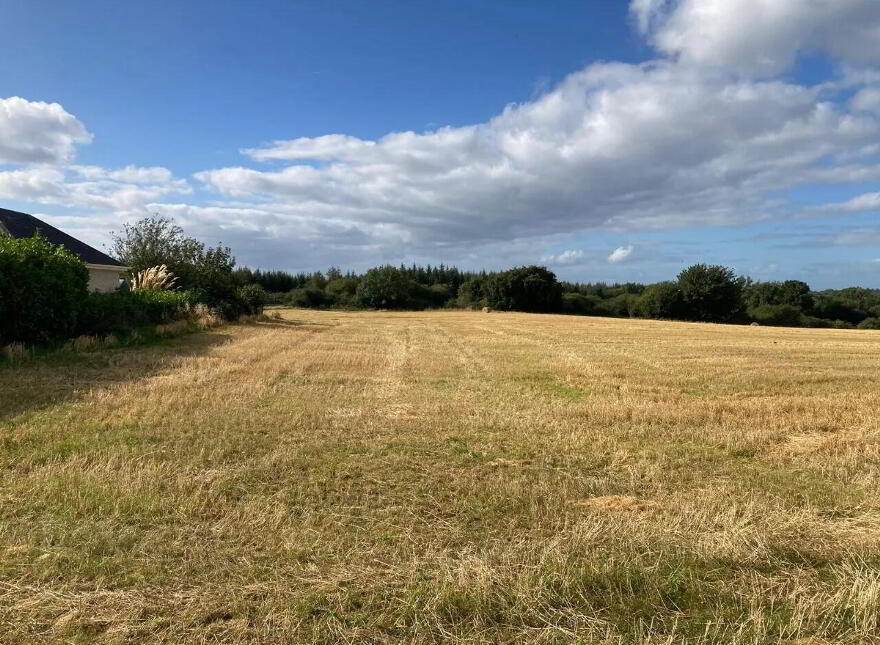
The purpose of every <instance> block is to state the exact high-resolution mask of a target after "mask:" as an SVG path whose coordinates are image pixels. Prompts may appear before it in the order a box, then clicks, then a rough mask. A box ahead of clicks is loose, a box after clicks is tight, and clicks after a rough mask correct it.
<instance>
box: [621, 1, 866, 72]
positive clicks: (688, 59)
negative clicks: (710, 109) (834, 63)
mask: <svg viewBox="0 0 880 645" xmlns="http://www.w3.org/2000/svg"><path fill="white" fill-rule="evenodd" d="M630 11H631V12H632V13H633V14H634V16H635V17H636V21H637V23H638V25H639V27H640V28H641V30H642V32H643V33H645V34H647V35H648V36H649V38H650V40H651V42H652V43H653V44H654V46H655V47H657V48H658V49H659V50H660V51H661V52H663V53H665V54H668V55H670V56H678V57H679V58H680V60H681V61H682V62H683V63H685V64H695V65H701V66H706V65H708V66H714V67H719V68H723V69H725V70H731V69H732V70H735V71H738V72H741V73H747V74H757V75H760V76H772V75H775V74H778V73H780V72H783V71H784V70H786V69H787V68H788V67H790V66H791V65H792V63H793V62H794V61H795V59H796V57H797V55H798V54H799V53H807V52H816V51H826V52H828V53H830V54H831V55H832V56H835V57H837V58H839V59H842V60H846V61H849V62H852V63H857V64H875V63H877V62H880V46H878V42H880V2H876V1H875V0H672V1H667V2H663V1H658V0H634V1H633V2H632V3H631V5H630Z"/></svg>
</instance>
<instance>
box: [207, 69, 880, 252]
mask: <svg viewBox="0 0 880 645" xmlns="http://www.w3.org/2000/svg"><path fill="white" fill-rule="evenodd" d="M877 136H880V121H878V119H877V118H875V117H874V116H872V115H870V114H863V113H858V114H856V113H852V112H849V111H847V110H846V109H845V106H841V105H840V104H838V103H835V102H833V101H830V100H826V99H825V97H824V96H823V94H822V89H820V88H815V87H805V86H800V85H796V84H792V83H785V82H782V81H777V80H767V81H755V80H735V79H730V78H727V77H724V76H723V75H715V74H711V73H707V72H705V71H700V70H694V69H691V68H688V67H682V66H681V65H678V64H676V63H672V62H662V61H661V62H653V63H648V64H643V65H625V64H613V63H611V64H597V65H592V66H590V67H588V68H587V69H585V70H583V71H581V72H577V73H574V74H572V75H570V76H569V77H568V78H567V79H565V81H563V82H562V83H561V84H560V85H559V86H557V87H556V88H554V89H553V90H552V91H550V92H548V93H546V94H545V95H543V96H541V97H539V98H538V99H536V100H534V101H531V102H528V103H523V104H519V105H511V106H509V107H508V108H506V109H505V110H504V111H503V112H502V113H501V114H499V115H498V116H496V117H495V118H493V119H491V120H490V121H488V122H487V123H483V124H477V125H473V126H467V127H459V128H442V129H439V130H437V131H433V132H427V133H421V134H418V133H414V132H400V133H392V134H389V135H387V136H385V137H382V138H380V139H378V140H376V141H368V140H359V139H355V138H353V137H349V136H343V135H332V136H328V137H318V138H315V139H303V138H300V139H295V140H291V141H289V142H283V141H276V142H274V143H273V144H271V145H270V146H269V147H267V148H264V149H252V150H249V151H248V154H249V155H250V156H251V157H252V158H254V159H261V160H270V159H273V160H281V159H286V158H287V159H293V160H297V161H301V162H309V161H322V162H325V163H323V164H314V163H295V164H293V165H289V166H286V167H284V168H281V169H272V170H262V169H257V168H248V167H231V168H219V169H215V170H208V171H204V172H200V173H197V174H196V178H197V179H198V180H199V181H201V182H202V183H203V185H204V186H205V187H206V188H207V189H209V190H211V191H216V192H218V193H220V194H221V195H223V196H224V197H226V198H234V199H237V200H244V201H249V202H250V203H252V204H254V205H261V207H262V205H264V204H268V203H284V204H286V205H287V207H288V210H289V211H292V212H294V213H297V214H300V215H307V214H310V215H312V216H315V217H324V216H328V215H330V214H332V215H333V216H335V217H340V218H343V219H346V220H348V221H351V222H355V223H357V224H358V225H362V226H376V225H382V226H385V227H388V228H390V229H395V230H397V231H399V233H400V235H404V236H406V237H407V238H408V239H409V240H411V241H412V242H414V243H419V242H420V241H421V242H425V243H427V242H429V241H431V242H432V243H437V244H447V245H449V244H463V243H469V244H478V243H484V242H486V241H489V240H499V239H507V240H512V239H518V238H523V237H530V236H531V237H534V236H540V235H553V234H564V233H571V232H573V231H578V230H583V229H587V228H591V227H597V226H607V227H615V228H625V229H633V228H640V229H646V228H668V227H672V226H682V225H712V224H728V223H735V222H742V221H744V220H747V219H749V218H753V217H756V216H759V215H760V214H767V213H768V212H770V211H772V209H773V204H772V203H771V201H770V193H771V192H774V191H779V190H782V189H784V188H788V187H793V186H797V185H800V184H804V183H808V182H816V181H823V180H830V181H847V180H848V178H849V177H852V180H856V179H855V176H856V174H857V173H858V172H862V173H863V175H862V177H861V178H860V179H858V180H860V181H864V180H865V177H864V173H870V172H871V170H870V169H865V168H862V167H861V166H853V167H850V168H848V169H847V168H842V167H841V166H840V165H839V164H838V163H829V161H832V162H833V161H834V159H835V156H836V155H843V154H850V153H852V152H853V151H854V150H856V149H859V148H860V147H863V146H866V145H867V143H866V142H868V141H871V140H872V139H873V140H876V138H877Z"/></svg>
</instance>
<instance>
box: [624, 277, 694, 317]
mask: <svg viewBox="0 0 880 645" xmlns="http://www.w3.org/2000/svg"><path fill="white" fill-rule="evenodd" d="M634 310H635V315H636V316H638V317H639V318H669V319H677V318H684V317H685V311H684V300H683V298H682V295H681V289H679V288H678V285H677V284H675V283H674V282H658V283H657V284H652V285H650V286H649V287H647V288H646V289H645V291H644V292H642V295H641V296H640V297H639V300H638V302H637V303H636V304H635V308H634Z"/></svg>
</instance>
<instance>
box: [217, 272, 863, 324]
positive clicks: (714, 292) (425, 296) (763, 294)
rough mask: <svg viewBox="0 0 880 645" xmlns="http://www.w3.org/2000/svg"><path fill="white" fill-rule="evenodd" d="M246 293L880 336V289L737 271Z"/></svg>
mask: <svg viewBox="0 0 880 645" xmlns="http://www.w3.org/2000/svg"><path fill="white" fill-rule="evenodd" d="M234 276H235V280H236V281H237V282H238V284H240V285H249V284H254V285H259V286H260V287H262V288H263V289H264V290H265V291H266V292H267V294H268V295H267V299H268V301H270V302H273V303H276V304H288V305H291V306H296V307H309V308H326V307H345V308H372V309H429V308H469V309H479V308H483V307H489V308H491V309H496V310H501V311H524V312H536V313H565V314H577V315H587V316H609V317H617V318H629V317H632V318H655V319H666V320H688V321H702V322H719V323H740V324H745V323H751V322H757V323H758V324H761V325H775V326H790V327H836V328H854V327H860V328H863V329H880V289H866V288H861V287H850V288H847V289H836V290H825V291H813V290H811V289H810V287H809V285H808V284H807V283H805V282H802V281H800V280H785V281H779V282H758V281H754V280H752V279H751V278H748V277H745V276H738V275H737V274H736V273H735V271H734V270H733V269H730V268H728V267H723V266H717V265H707V264H695V265H693V266H691V267H688V268H687V269H685V270H683V271H682V272H681V273H679V275H678V276H677V277H676V279H675V280H670V281H664V282H657V283H654V284H640V283H634V282H629V283H625V284H606V283H603V282H596V283H578V282H561V281H559V280H557V277H556V275H555V274H554V273H553V272H552V271H550V270H549V269H547V268H546V267H541V266H523V267H516V268H513V269H510V270H507V271H494V272H487V271H479V272H474V271H462V270H460V269H458V268H456V267H449V266H445V265H442V264H441V265H439V266H431V265H426V266H419V265H412V266H404V265H401V266H391V265H385V266H379V267H375V268H372V269H369V270H368V271H366V272H364V273H360V274H359V273H355V272H350V271H349V272H345V273H343V272H342V271H341V270H340V269H338V268H336V267H333V268H331V269H329V270H328V271H326V272H315V273H288V272H285V271H261V270H259V269H257V270H252V269H248V268H242V269H238V270H236V271H235V272H234Z"/></svg>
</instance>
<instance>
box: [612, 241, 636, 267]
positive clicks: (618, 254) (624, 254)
mask: <svg viewBox="0 0 880 645" xmlns="http://www.w3.org/2000/svg"><path fill="white" fill-rule="evenodd" d="M633 250H634V248H633V246H632V244H630V245H629V246H619V247H617V248H616V249H614V250H613V251H612V252H611V255H609V256H608V261H609V262H611V263H612V264H616V263H618V262H623V261H625V260H628V259H629V257H630V256H631V255H632V253H633Z"/></svg>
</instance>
